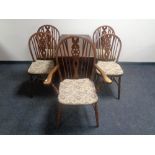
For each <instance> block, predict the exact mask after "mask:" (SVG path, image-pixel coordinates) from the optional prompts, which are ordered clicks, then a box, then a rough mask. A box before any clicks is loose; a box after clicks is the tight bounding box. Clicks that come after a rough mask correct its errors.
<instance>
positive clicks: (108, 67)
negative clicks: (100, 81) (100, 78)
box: [97, 61, 123, 76]
mask: <svg viewBox="0 0 155 155" xmlns="http://www.w3.org/2000/svg"><path fill="white" fill-rule="evenodd" d="M97 65H98V66H99V67H100V68H101V69H102V70H103V71H104V72H105V74H106V75H109V76H119V75H123V70H122V68H121V66H120V65H119V64H118V63H116V62H114V61H98V62H97ZM97 73H98V74H100V73H99V71H97Z"/></svg>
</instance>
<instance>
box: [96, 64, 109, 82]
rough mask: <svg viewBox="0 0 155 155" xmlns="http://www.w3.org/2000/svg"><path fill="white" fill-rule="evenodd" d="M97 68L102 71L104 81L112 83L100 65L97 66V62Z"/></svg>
mask: <svg viewBox="0 0 155 155" xmlns="http://www.w3.org/2000/svg"><path fill="white" fill-rule="evenodd" d="M95 68H96V69H97V70H98V71H99V72H100V74H101V76H102V78H103V81H104V82H106V83H112V80H111V79H110V78H109V77H108V76H107V75H106V74H105V73H104V71H103V70H102V69H101V68H100V67H99V66H97V64H95Z"/></svg>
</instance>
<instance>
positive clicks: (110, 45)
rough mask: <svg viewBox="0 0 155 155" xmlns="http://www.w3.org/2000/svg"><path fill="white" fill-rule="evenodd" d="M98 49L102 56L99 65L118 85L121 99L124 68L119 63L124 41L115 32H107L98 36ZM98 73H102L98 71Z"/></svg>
mask: <svg viewBox="0 0 155 155" xmlns="http://www.w3.org/2000/svg"><path fill="white" fill-rule="evenodd" d="M95 45H96V50H98V51H99V53H100V57H99V60H98V62H97V65H98V66H99V67H100V68H101V69H102V71H104V73H105V74H106V75H107V76H109V77H110V78H111V79H112V80H113V81H114V82H116V84H117V86H118V99H120V88H121V77H122V75H123V69H122V68H121V66H120V65H119V64H118V59H119V56H120V52H121V48H122V42H121V40H120V38H119V37H118V36H116V35H115V34H106V35H104V36H101V37H99V38H98V40H97V41H96V43H95ZM97 73H98V75H100V73H99V72H98V71H97Z"/></svg>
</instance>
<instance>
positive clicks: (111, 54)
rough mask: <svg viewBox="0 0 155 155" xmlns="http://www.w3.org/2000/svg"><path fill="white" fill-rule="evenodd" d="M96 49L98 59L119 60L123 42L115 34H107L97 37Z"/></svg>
mask: <svg viewBox="0 0 155 155" xmlns="http://www.w3.org/2000/svg"><path fill="white" fill-rule="evenodd" d="M95 45H96V47H97V48H96V51H97V55H98V59H99V60H102V61H115V62H117V61H118V59H119V56H120V52H121V48H122V42H121V40H120V38H119V37H118V36H117V35H115V34H106V35H104V36H101V37H99V38H98V39H97V41H96V43H95Z"/></svg>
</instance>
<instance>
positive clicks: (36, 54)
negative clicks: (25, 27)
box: [28, 32, 57, 61]
mask: <svg viewBox="0 0 155 155" xmlns="http://www.w3.org/2000/svg"><path fill="white" fill-rule="evenodd" d="M28 44H29V50H30V53H31V56H32V59H33V61H35V60H36V59H38V60H50V59H53V58H55V52H56V48H57V43H56V40H55V39H54V38H52V36H51V35H50V34H49V33H44V32H37V33H34V34H33V35H32V36H31V37H30V39H29V42H28Z"/></svg>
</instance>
